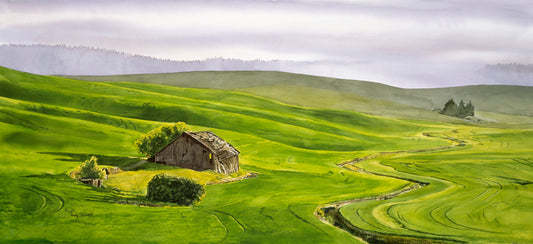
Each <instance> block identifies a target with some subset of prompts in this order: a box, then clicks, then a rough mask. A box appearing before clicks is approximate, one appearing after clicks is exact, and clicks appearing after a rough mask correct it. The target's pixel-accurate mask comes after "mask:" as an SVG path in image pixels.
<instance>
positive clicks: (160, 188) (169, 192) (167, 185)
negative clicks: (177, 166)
mask: <svg viewBox="0 0 533 244" xmlns="http://www.w3.org/2000/svg"><path fill="white" fill-rule="evenodd" d="M204 194H205V187H204V186H203V185H201V184H199V183H198V182H196V181H194V180H192V179H188V178H183V177H172V176H168V175H165V174H158V175H156V176H154V177H153V178H152V180H150V182H148V192H147V194H146V197H147V198H148V199H149V200H152V201H159V202H173V203H177V204H179V205H185V206H188V205H192V204H194V203H197V202H199V201H200V199H202V197H203V196H204Z"/></svg>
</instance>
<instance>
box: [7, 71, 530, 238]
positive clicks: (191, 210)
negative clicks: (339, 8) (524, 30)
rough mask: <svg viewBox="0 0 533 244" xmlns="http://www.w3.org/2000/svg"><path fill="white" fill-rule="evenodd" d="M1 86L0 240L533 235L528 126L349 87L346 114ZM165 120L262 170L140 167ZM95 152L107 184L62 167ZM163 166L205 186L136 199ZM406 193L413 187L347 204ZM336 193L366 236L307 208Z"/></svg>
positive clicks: (118, 88)
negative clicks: (182, 202) (440, 111)
mask: <svg viewBox="0 0 533 244" xmlns="http://www.w3.org/2000/svg"><path fill="white" fill-rule="evenodd" d="M237 73H238V72H237ZM216 74H217V73H212V75H213V77H217V76H216ZM228 74H229V75H230V73H228ZM250 74H255V75H256V74H258V73H255V72H251V73H250ZM265 74H267V73H265ZM268 74H270V75H273V76H277V75H281V76H285V75H287V76H291V77H292V76H293V75H291V74H284V73H268ZM195 75H198V76H203V75H211V74H209V73H206V74H203V75H202V74H199V73H195ZM294 76H295V77H302V76H299V75H294ZM226 78H227V77H225V76H224V75H222V76H221V78H220V79H224V80H226ZM263 79H271V77H269V75H265V77H263ZM317 79H318V78H317ZM320 79H321V78H320ZM199 80H203V78H202V79H199ZM271 85H275V84H271ZM276 86H277V87H273V88H272V90H268V89H267V88H265V89H264V90H263V91H264V92H270V93H271V94H274V95H275V93H276V92H275V91H276V90H277V89H279V88H283V86H282V85H279V84H278V85H276ZM270 87H272V86H270ZM0 88H1V89H0V150H1V151H0V152H1V153H0V225H1V226H2V228H0V242H7V243H17V242H25V243H32V242H33V243H35V242H43V243H50V242H53V243H55V242H76V243H95V242H97V243H146V242H155V243H175V242H176V241H179V242H182V243H193V242H196V243H197V242H201V243H235V242H252V243H255V242H281V243H362V242H363V239H366V240H368V238H374V237H375V236H379V238H382V239H384V240H389V241H390V240H396V239H394V238H406V239H407V240H410V241H426V242H434V241H437V240H445V241H449V242H480V243H483V242H518V243H527V242H531V241H533V232H531V230H532V229H533V228H531V227H532V226H531V223H530V221H529V219H530V218H529V216H530V215H531V212H530V209H529V208H528V206H531V204H532V203H533V198H532V194H533V193H532V192H533V191H532V189H531V185H533V184H531V182H530V180H529V179H531V177H532V176H533V175H532V174H533V173H532V172H533V169H532V168H531V162H532V161H533V151H532V150H531V142H530V140H529V138H530V137H531V134H532V133H533V130H532V129H531V127H524V128H522V127H523V126H526V125H522V127H520V128H518V127H515V126H513V128H490V127H488V126H490V125H488V126H487V125H484V127H476V126H475V125H460V124H457V123H454V124H451V123H444V122H445V120H443V119H441V118H440V116H439V117H437V118H429V119H431V121H428V120H422V119H420V118H424V116H421V117H416V116H414V117H412V118H411V119H409V120H405V119H395V118H385V117H381V116H375V115H368V114H364V113H360V112H356V111H357V110H358V109H359V108H357V106H361V107H364V109H370V108H372V106H374V109H379V108H382V107H389V106H391V107H393V108H397V109H400V108H403V109H405V110H406V111H410V112H409V114H410V113H412V112H416V111H420V110H419V109H417V108H414V107H410V106H405V105H399V104H395V103H390V102H386V101H384V100H378V99H367V98H366V97H362V96H357V95H353V94H348V95H346V96H347V98H349V99H351V100H350V101H353V106H355V108H353V109H351V108H350V109H348V108H344V107H343V106H350V103H345V104H342V103H336V102H335V101H333V100H329V102H331V104H329V105H327V106H325V107H335V108H324V107H322V108H319V107H320V99H319V98H315V97H310V98H309V99H308V100H305V99H304V97H296V98H295V100H294V101H289V102H291V103H298V101H297V100H300V103H301V105H306V106H297V105H290V104H287V103H283V102H282V101H280V100H281V99H280V100H276V99H269V98H264V97H259V96H256V95H252V94H250V93H249V92H242V91H234V90H215V89H197V88H181V87H175V86H166V85H160V84H149V83H130V82H87V81H80V80H73V79H67V78H58V77H50V76H39V75H33V74H28V73H23V72H18V71H14V70H10V69H6V68H2V67H0ZM232 88H237V87H232ZM254 89H255V88H254ZM306 89H307V90H302V91H304V92H305V93H306V94H316V95H317V96H318V95H319V94H321V93H320V91H321V90H315V89H314V88H309V87H306ZM258 91H261V89H260V90H258ZM332 92H333V93H331V94H325V95H326V97H330V99H331V97H333V96H335V95H336V94H337V91H332ZM282 94H283V93H282ZM357 101H359V102H357ZM310 103H312V104H315V105H316V106H314V105H311V106H313V107H307V105H308V104H310ZM336 106H338V107H336ZM392 112H394V109H390V110H388V111H384V112H383V113H385V114H390V113H392ZM409 114H408V115H409ZM411 115H412V114H411ZM411 115H409V116H411ZM403 116H407V115H406V114H403V115H400V116H398V117H403ZM427 116H429V117H431V116H430V115H427ZM498 116H503V117H504V118H505V119H506V120H508V121H511V122H512V121H514V120H519V119H521V118H522V117H515V116H510V115H499V114H498ZM389 117H392V116H389ZM414 118H418V119H414ZM176 121H184V122H186V123H187V124H189V125H191V127H192V128H193V129H194V130H211V131H213V132H215V133H216V134H217V135H219V136H221V137H222V138H224V139H226V140H227V141H229V142H230V143H231V144H232V145H234V146H235V147H236V148H237V149H238V150H239V151H240V152H241V154H240V164H241V168H242V172H240V173H239V174H238V175H243V174H245V173H246V172H257V173H258V176H257V177H255V178H249V179H244V180H241V181H238V182H232V183H223V184H217V183H221V181H223V180H225V179H228V177H233V176H225V175H219V174H215V173H213V172H209V171H204V172H195V171H192V170H187V169H181V168H174V167H169V166H163V165H158V164H152V163H148V162H146V161H144V160H143V159H142V158H141V157H140V156H141V155H139V153H137V152H136V150H135V147H134V144H133V142H134V141H135V139H136V138H138V137H139V136H140V135H141V134H142V133H145V132H147V131H149V130H151V129H152V128H155V127H157V126H160V125H161V124H162V123H167V122H176ZM452 122H457V121H455V120H452ZM500 126H501V125H500ZM92 155H96V156H97V157H98V158H99V163H100V164H102V165H107V166H113V167H115V166H116V167H120V168H121V169H122V170H124V172H122V173H119V174H116V175H111V176H110V179H108V180H106V181H105V183H104V185H105V186H106V187H105V188H103V189H100V188H93V187H90V186H87V185H84V184H82V183H79V182H77V181H76V180H73V179H71V178H70V177H69V176H68V173H69V171H71V170H72V169H74V168H75V167H76V166H77V165H79V164H80V163H81V162H83V161H84V160H86V159H88V158H89V157H91V156H92ZM368 155H370V156H368ZM354 158H366V160H354V161H351V160H352V159H354ZM348 161H351V163H350V164H345V167H339V166H337V164H338V163H341V162H348ZM162 172H164V173H168V174H172V175H177V176H187V177H191V178H195V179H196V180H198V181H200V182H202V183H210V184H209V185H207V187H206V189H207V192H206V196H205V198H204V199H203V200H202V201H201V202H200V203H199V204H197V205H195V206H192V207H180V206H176V205H172V204H166V205H165V204H157V203H147V201H146V199H144V197H143V194H144V193H145V192H146V182H148V180H149V179H150V178H151V177H152V176H153V175H156V174H159V173H162ZM516 172H519V173H516ZM234 176H237V175H234ZM422 183H423V184H422ZM421 185H424V186H421ZM406 189H415V190H411V191H409V192H407V193H405V194H402V195H400V196H398V197H396V198H391V199H388V200H373V201H369V200H358V199H374V198H380V197H379V196H384V195H386V194H388V193H391V192H396V191H405V190H406ZM345 200H354V201H353V203H352V204H348V205H345V206H343V207H342V208H340V209H339V212H340V213H341V214H342V216H343V218H344V219H346V221H348V222H350V223H351V224H353V225H354V226H356V227H357V228H359V229H360V230H363V231H366V232H367V233H369V234H368V235H367V236H363V237H362V238H363V239H361V238H360V237H354V236H353V235H351V234H349V233H348V232H345V231H342V230H340V229H338V228H337V227H334V226H333V225H328V224H325V223H323V222H322V221H321V220H320V219H319V218H317V217H316V216H315V215H314V213H315V211H316V209H317V207H319V206H322V205H324V204H330V203H332V202H336V201H345ZM521 216H525V217H523V218H521ZM516 230H520V231H516Z"/></svg>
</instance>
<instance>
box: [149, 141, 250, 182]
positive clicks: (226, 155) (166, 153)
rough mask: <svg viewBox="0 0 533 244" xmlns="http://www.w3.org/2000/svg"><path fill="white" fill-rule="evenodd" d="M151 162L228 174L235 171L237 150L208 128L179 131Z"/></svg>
mask: <svg viewBox="0 0 533 244" xmlns="http://www.w3.org/2000/svg"><path fill="white" fill-rule="evenodd" d="M155 162H156V163H161V164H166V165H172V166H178V167H182V168H189V169H193V170H198V171H201V170H207V169H212V170H214V171H216V172H219V173H223V174H230V173H235V172H237V171H239V151H238V150H237V149H235V147H233V146H232V145H231V144H229V143H228V142H226V141H224V140H223V139H222V138H220V137H218V136H217V135H215V133H213V132H211V131H200V132H183V133H182V134H181V135H180V136H179V137H178V138H176V140H174V141H172V142H171V143H169V144H168V145H167V146H166V147H165V148H163V149H161V151H159V152H158V153H156V154H155Z"/></svg>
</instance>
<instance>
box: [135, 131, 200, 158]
mask: <svg viewBox="0 0 533 244" xmlns="http://www.w3.org/2000/svg"><path fill="white" fill-rule="evenodd" d="M190 130H191V129H190V128H189V126H187V124H185V123H183V122H177V123H174V124H169V125H163V126H160V127H158V128H155V129H153V130H151V131H150V132H148V133H147V134H145V135H142V136H141V137H139V139H137V141H135V145H136V146H137V149H139V152H141V153H142V154H144V155H146V156H147V157H148V158H153V156H154V155H155V154H156V153H157V152H159V151H160V150H161V149H163V147H165V146H166V145H167V144H168V143H170V142H171V141H172V140H174V139H176V138H178V136H180V135H181V133H183V132H184V131H190Z"/></svg>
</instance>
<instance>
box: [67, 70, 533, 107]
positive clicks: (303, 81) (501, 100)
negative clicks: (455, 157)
mask: <svg viewBox="0 0 533 244" xmlns="http://www.w3.org/2000/svg"><path fill="white" fill-rule="evenodd" d="M71 78H75V79H80V80H88V81H128V82H139V83H154V84H162V85H171V86H178V87H191V88H212V89H243V91H248V92H251V93H253V94H256V95H260V96H263V95H269V94H273V93H275V92H273V90H274V89H278V90H279V92H283V91H284V89H285V88H286V87H283V86H286V85H290V86H296V87H307V88H314V89H322V90H329V91H333V92H340V93H344V94H353V95H357V96H361V97H364V98H367V99H375V100H383V101H389V102H393V103H399V104H403V105H408V106H414V107H418V108H423V109H430V110H431V109H434V108H440V107H442V106H443V104H444V103H445V102H446V101H447V100H448V99H450V98H454V99H455V100H461V99H463V100H471V101H472V102H473V103H474V105H475V106H476V108H477V109H478V110H481V111H486V112H496V113H503V114H515V115H526V116H533V108H531V106H528V105H529V104H531V103H533V96H531V94H533V87H522V86H494V85H479V86H464V87H451V88H435V89H403V88H397V87H392V86H388V85H383V84H379V83H375V82H368V81H359V80H343V79H334V78H327V77H319V76H310V75H302V74H293V73H284V72H270V71H205V72H183V73H167V74H145V75H117V76H73V77H71ZM265 91H268V93H265ZM293 91H294V93H298V92H300V91H299V90H298V89H297V88H296V89H293Z"/></svg>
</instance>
